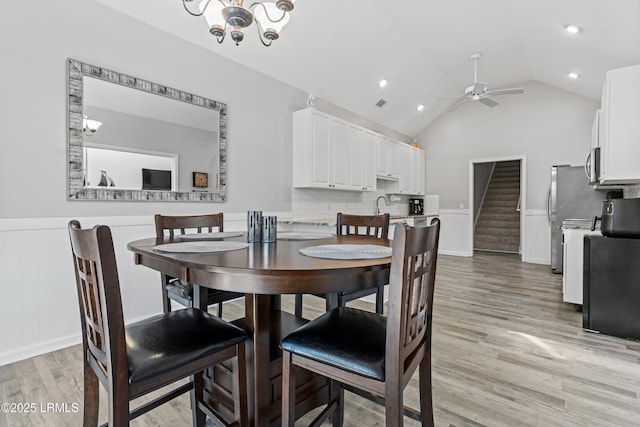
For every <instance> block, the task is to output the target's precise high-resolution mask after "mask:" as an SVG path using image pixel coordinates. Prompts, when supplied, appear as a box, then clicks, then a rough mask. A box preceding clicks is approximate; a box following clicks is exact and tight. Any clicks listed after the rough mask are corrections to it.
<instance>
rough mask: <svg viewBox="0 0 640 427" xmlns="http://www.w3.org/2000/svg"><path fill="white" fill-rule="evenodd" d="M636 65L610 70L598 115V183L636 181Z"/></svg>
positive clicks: (639, 140)
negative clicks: (599, 130) (599, 125)
mask: <svg viewBox="0 0 640 427" xmlns="http://www.w3.org/2000/svg"><path fill="white" fill-rule="evenodd" d="M638 93H640V65H634V66H631V67H626V68H620V69H617V70H611V71H609V72H608V73H607V76H606V78H605V85H604V88H603V93H602V110H601V112H600V119H601V121H600V124H601V126H602V129H601V136H602V138H601V140H600V141H599V142H600V183H601V184H632V183H637V182H640V168H639V167H638V158H640V120H638V116H639V115H640V97H638Z"/></svg>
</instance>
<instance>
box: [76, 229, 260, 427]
mask: <svg viewBox="0 0 640 427" xmlns="http://www.w3.org/2000/svg"><path fill="white" fill-rule="evenodd" d="M68 228H69V237H70V240H71V249H72V253H73V264H74V270H75V276H76V285H77V291H78V302H79V308H80V320H81V327H82V352H83V365H84V426H85V427H87V426H97V425H98V408H99V386H98V381H100V382H101V383H102V385H103V386H104V388H105V389H106V391H107V397H108V401H109V421H108V425H109V426H127V425H129V421H130V420H132V419H134V418H136V417H138V416H140V415H142V414H144V413H146V412H148V411H150V410H151V409H154V408H156V407H157V406H159V405H161V404H163V403H166V402H168V401H169V400H172V399H174V398H175V397H178V396H180V395H181V394H183V393H186V392H187V391H190V392H191V409H192V413H193V424H194V425H197V426H203V425H204V424H205V421H206V416H209V417H212V418H214V419H217V420H218V422H222V423H226V424H225V425H229V423H231V424H233V425H241V426H244V425H246V423H247V419H248V413H247V394H246V385H247V384H246V365H245V363H246V360H245V341H246V340H247V335H246V333H245V332H244V330H242V329H240V328H238V327H236V326H234V325H232V324H230V323H227V322H225V321H223V320H222V319H220V318H218V317H216V316H213V315H211V314H209V313H206V312H205V311H202V310H199V309H196V308H187V309H183V310H177V311H172V312H169V313H163V314H159V315H155V316H152V317H149V318H147V319H144V320H141V321H138V322H135V323H132V324H129V325H127V326H126V327H125V325H124V319H123V312H122V299H121V293H120V282H119V279H118V270H117V266H116V259H115V252H114V249H113V239H112V237H111V230H110V229H109V227H107V226H104V225H98V226H95V227H93V228H91V229H84V230H83V229H82V228H81V227H80V223H79V222H78V221H76V220H72V221H71V222H69V227H68ZM228 360H231V363H232V366H233V380H232V386H231V388H232V393H233V395H234V397H235V400H236V404H235V406H234V411H233V414H232V418H233V420H229V419H228V418H230V417H229V416H228V415H226V416H225V415H222V414H220V413H219V412H218V411H216V410H215V409H214V408H213V407H212V406H211V404H210V402H211V401H212V399H211V400H210V396H209V392H208V391H206V389H205V387H204V381H203V373H204V371H205V369H207V368H210V369H214V368H213V365H214V364H216V363H220V362H223V361H228ZM188 377H190V381H189V382H187V383H186V384H185V383H182V382H181V383H180V384H179V385H178V386H176V387H174V388H172V389H171V390H170V391H168V392H166V393H165V394H164V395H162V396H160V397H157V398H155V399H153V400H152V401H150V402H148V403H145V404H142V405H140V406H138V407H137V408H136V409H134V410H133V411H130V410H129V402H130V401H131V400H133V399H136V398H138V397H140V396H143V395H145V394H147V393H149V392H152V391H154V390H157V389H159V388H161V387H165V386H168V385H170V384H172V383H175V382H176V381H179V380H182V379H184V378H188ZM234 423H235V424H234Z"/></svg>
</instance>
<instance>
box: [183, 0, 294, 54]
mask: <svg viewBox="0 0 640 427" xmlns="http://www.w3.org/2000/svg"><path fill="white" fill-rule="evenodd" d="M197 1H198V0H182V4H183V6H184V8H185V10H186V11H187V12H188V13H189V14H190V15H193V16H204V18H205V20H206V21H207V24H208V25H209V32H210V33H211V35H213V36H215V37H216V40H217V41H218V43H222V42H223V41H224V39H225V36H226V35H227V33H229V34H230V35H231V38H232V39H233V41H234V42H235V43H236V45H239V44H240V42H241V41H242V40H243V39H244V29H245V28H247V27H249V26H251V24H253V23H254V21H255V23H256V27H257V29H258V36H259V38H260V41H261V42H262V44H263V45H265V46H271V43H272V42H273V41H274V40H277V39H278V37H280V31H282V28H284V26H285V25H287V22H289V12H291V11H292V10H293V4H294V3H295V1H296V0H271V1H269V0H264V1H256V2H254V3H252V4H251V5H250V6H248V7H245V5H244V1H243V0H200V1H199V4H198V10H197V11H196V10H193V9H192V8H191V7H190V6H189V5H188V3H195V2H197Z"/></svg>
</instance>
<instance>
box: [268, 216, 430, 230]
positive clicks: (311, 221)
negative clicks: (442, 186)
mask: <svg viewBox="0 0 640 427" xmlns="http://www.w3.org/2000/svg"><path fill="white" fill-rule="evenodd" d="M434 216H438V214H432V215H429V214H426V215H391V222H395V221H398V220H403V219H410V218H427V217H434ZM278 223H279V224H308V225H325V226H331V227H335V226H336V217H335V216H334V217H332V218H290V219H283V220H278Z"/></svg>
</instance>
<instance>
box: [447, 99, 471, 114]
mask: <svg viewBox="0 0 640 427" xmlns="http://www.w3.org/2000/svg"><path fill="white" fill-rule="evenodd" d="M467 102H469V98H467V97H462V98H460V99H458V100H457V101H456V102H454V103H453V104H451V106H450V107H449V108H447V113H450V112H452V111H453V110H455V109H456V108H458V107H459V106H461V105H462V104H466V103H467Z"/></svg>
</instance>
